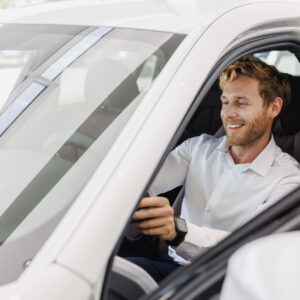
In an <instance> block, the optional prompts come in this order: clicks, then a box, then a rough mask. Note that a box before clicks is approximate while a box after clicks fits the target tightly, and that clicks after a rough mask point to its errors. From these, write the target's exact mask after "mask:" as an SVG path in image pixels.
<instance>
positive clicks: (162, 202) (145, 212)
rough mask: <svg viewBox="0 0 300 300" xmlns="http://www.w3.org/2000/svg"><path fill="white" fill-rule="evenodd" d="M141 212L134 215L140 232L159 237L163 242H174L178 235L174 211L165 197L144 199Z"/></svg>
mask: <svg viewBox="0 0 300 300" xmlns="http://www.w3.org/2000/svg"><path fill="white" fill-rule="evenodd" d="M139 208H140V210H138V211H136V212H135V213H134V215H133V220H134V221H136V222H137V226H138V228H139V229H140V231H141V232H142V233H143V234H145V235H157V236H158V237H159V238H160V239H162V240H169V241H171V240H173V239H174V238H175V237H176V235H177V233H176V230H175V223H174V217H173V215H174V210H173V208H172V207H171V206H170V202H169V200H168V199H167V198H164V197H155V196H150V197H146V198H143V199H142V201H141V202H140V204H139Z"/></svg>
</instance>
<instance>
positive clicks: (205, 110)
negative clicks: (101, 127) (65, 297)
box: [107, 50, 299, 299]
mask: <svg viewBox="0 0 300 300" xmlns="http://www.w3.org/2000/svg"><path fill="white" fill-rule="evenodd" d="M276 52H279V56H280V57H284V56H285V55H288V57H289V61H290V62H293V63H291V64H290V65H289V66H288V64H286V65H285V64H284V66H286V69H285V72H289V73H290V74H292V75H294V76H290V79H289V80H290V82H291V87H292V97H291V104H290V105H291V106H293V107H294V108H295V107H296V106H297V107H298V108H297V109H298V111H299V102H297V101H298V99H299V97H298V94H297V92H296V91H295V90H294V88H295V87H297V82H298V78H297V76H295V75H297V74H296V73H295V72H293V70H295V69H296V67H297V65H299V62H298V60H297V58H296V56H295V54H293V53H291V52H289V51H286V50H282V51H276ZM270 53H273V51H268V52H259V53H256V54H254V56H256V57H258V58H259V59H261V60H266V59H267V58H268V57H269V55H270ZM278 61H279V60H278ZM270 64H271V63H270ZM274 64H275V62H274ZM225 67H226V66H225ZM223 70H224V69H222V70H221V69H220V72H218V74H216V73H215V74H213V75H214V77H213V78H214V79H213V80H215V82H214V83H213V84H212V85H211V86H210V88H209V90H208V92H206V91H205V89H204V91H205V92H203V94H202V95H201V93H200V96H199V99H200V97H201V103H200V105H199V106H198V108H197V110H196V112H195V113H194V115H193V116H191V117H190V120H189V123H188V124H187V126H185V128H184V130H183V134H182V135H181V136H180V137H179V141H178V143H177V145H179V144H181V143H182V142H183V141H186V140H189V141H190V142H189V143H190V144H187V145H188V146H187V147H192V146H191V145H192V144H191V143H192V142H193V141H195V139H193V137H197V136H200V135H202V134H210V135H215V136H216V137H221V136H223V135H225V132H224V129H223V128H222V121H221V117H220V111H221V101H220V96H221V93H222V92H221V90H220V88H219V80H218V77H219V75H220V73H221V72H222V71H223ZM211 82H213V81H211ZM202 88H203V87H202ZM197 100H198V99H197ZM197 100H196V101H197ZM198 103H199V102H198ZM287 111H288V110H285V111H283V112H282V113H281V115H280V117H279V118H277V120H276V122H277V123H278V124H282V125H283V126H284V130H282V128H279V131H278V129H277V125H278V124H277V123H275V125H276V124H277V125H276V126H274V128H273V131H272V134H273V136H274V139H275V142H276V143H277V145H278V146H279V147H281V148H282V150H283V151H284V152H287V153H289V154H290V155H292V156H294V158H296V157H295V154H296V153H295V152H293V151H294V149H293V146H291V147H289V146H290V145H289V142H288V139H287V138H286V137H287V136H289V137H290V138H291V139H292V138H293V134H295V128H294V127H295V126H298V127H297V128H298V129H296V131H298V133H299V122H296V121H297V120H298V118H297V111H296V113H295V114H288V113H287ZM286 118H288V119H289V121H290V118H293V121H295V122H293V123H295V124H293V126H291V124H290V123H287V122H286ZM296 124H297V125H296ZM292 127H293V128H292ZM180 130H181V128H179V129H178V131H180ZM190 138H192V139H190ZM206 138H207V136H206ZM283 139H284V142H283V143H281V141H282V140H283ZM201 146H202V145H201ZM201 146H200V148H199V147H198V148H196V147H195V148H193V151H197V150H198V149H201V151H202V152H203V153H204V156H205V159H206V161H200V160H197V165H196V168H193V166H192V165H189V166H188V171H187V172H188V174H187V175H185V176H186V177H185V181H184V183H185V184H186V183H187V179H188V177H189V176H190V178H191V177H192V176H195V175H198V173H196V172H195V170H196V169H198V168H200V169H201V166H203V165H201V163H203V164H205V163H208V162H209V160H210V162H211V160H212V159H211V157H210V153H211V152H210V151H208V150H207V149H205V147H204V146H202V147H201ZM177 150H178V148H177ZM177 150H175V154H173V156H172V157H171V159H173V162H175V161H176V163H178V161H179V160H180V158H179V156H180V155H181V157H182V156H183V155H184V154H185V155H186V153H187V151H186V149H185V148H180V150H178V151H177ZM218 150H220V148H218ZM176 151H177V152H176ZM223 151H224V150H223ZM224 152H227V151H224ZM298 158H299V156H298ZM171 163H172V162H170V160H169V161H168V162H167V164H165V165H167V167H168V166H172V169H171V167H170V169H169V170H171V171H172V172H174V170H175V169H176V167H175V163H174V164H173V165H171ZM178 164H179V163H178ZM165 165H164V164H162V166H163V167H162V170H163V169H164V166H165ZM199 166H200V167H199ZM239 167H241V165H237V168H239ZM178 169H179V168H178ZM178 169H176V170H177V172H181V171H182V170H178ZM202 169H203V170H205V171H206V172H205V174H204V175H203V176H201V175H202V174H200V176H198V177H197V182H198V183H196V185H197V186H201V188H202V189H203V190H204V192H206V193H208V197H207V198H208V199H209V200H208V204H207V203H205V202H204V201H202V202H201V200H200V199H203V198H205V197H203V195H202V194H200V192H197V196H198V199H199V203H200V204H203V208H200V209H199V210H198V214H197V215H196V214H195V213H194V211H195V207H196V205H195V203H196V202H192V204H193V205H192V206H193V209H194V210H193V209H191V208H190V209H189V210H188V209H187V205H186V203H183V205H182V203H180V207H179V208H180V210H181V212H180V211H179V212H177V211H176V208H174V211H175V216H176V215H177V216H181V217H182V216H183V218H184V219H187V220H188V222H189V224H188V225H189V230H190V229H191V230H190V231H189V233H190V236H189V237H188V239H186V240H185V241H184V242H183V243H182V244H180V245H179V246H178V247H176V252H177V255H179V256H181V257H180V258H184V259H186V260H188V261H190V262H192V263H193V262H194V261H195V259H201V257H204V258H205V257H207V256H206V255H209V254H206V253H211V252H209V251H210V249H214V248H213V247H214V246H215V245H217V244H219V243H220V242H221V243H220V244H221V245H222V243H223V242H225V239H226V238H227V237H229V238H230V237H231V236H234V234H233V235H231V233H234V232H237V231H238V230H240V228H244V225H245V223H246V222H247V221H249V222H251V220H252V219H253V218H256V217H257V215H258V214H259V211H258V210H256V209H253V207H250V206H247V207H246V208H245V210H244V211H242V210H239V209H240V207H241V203H242V204H244V203H245V202H239V201H240V200H241V195H239V196H238V197H239V198H237V193H236V191H237V190H238V189H240V186H238V185H234V184H232V183H231V184H230V186H231V189H228V191H229V193H230V194H227V195H226V193H224V192H223V195H222V204H221V205H223V204H224V205H223V206H222V207H221V209H220V210H219V211H216V210H215V212H214V213H215V215H214V216H212V214H210V213H211V212H212V210H211V208H210V206H209V205H210V204H212V206H214V205H216V199H217V193H218V192H219V191H220V189H222V188H224V186H223V187H221V188H220V182H221V183H222V182H225V183H226V184H228V183H227V182H228V181H227V180H228V178H230V176H232V175H229V176H228V173H227V174H226V172H227V171H228V170H227V169H226V168H225V170H224V169H223V170H222V172H224V173H223V174H222V175H220V177H219V179H218V180H219V181H216V182H215V184H214V185H213V184H212V181H211V182H208V181H206V178H208V177H209V176H211V173H210V169H208V168H207V169H205V168H202ZM220 169H221V168H220ZM228 169H229V168H228ZM160 171H161V170H160ZM182 172H183V171H182ZM211 172H212V173H216V172H218V170H217V168H215V169H214V170H212V171H211ZM166 173H167V172H165V173H163V176H162V175H161V173H160V172H158V175H157V177H156V178H154V184H153V182H152V183H150V185H149V187H148V188H149V189H150V191H151V192H152V190H151V188H152V186H153V185H154V186H155V185H156V186H155V187H157V186H159V184H160V183H162V184H161V186H163V188H164V187H166V186H168V184H169V182H168V181H170V178H171V177H172V176H173V174H171V172H169V173H168V175H169V176H165V175H166ZM202 173H204V172H202ZM184 174H186V173H184ZM191 174H192V175H191ZM224 175H226V176H224ZM157 179H158V180H157ZM194 179H195V177H194V178H193V180H194ZM234 179H235V178H234ZM159 180H160V182H158V181H159ZM200 180H201V181H202V182H205V184H202V185H201V184H199V181H200ZM235 180H236V179H235ZM157 182H158V183H157ZM180 183H181V184H182V181H180ZM180 183H178V182H177V183H175V184H173V187H174V186H178V185H180ZM194 184H195V182H194ZM260 184H261V181H260ZM209 185H213V186H214V188H215V191H213V192H212V193H210V190H209V188H210V187H209ZM295 186H296V185H295ZM295 186H294V187H295ZM168 187H170V185H169V186H168ZM249 187H250V186H249ZM263 187H264V191H267V189H268V188H269V186H268V184H264V186H263ZM180 188H181V187H180ZM224 189H225V188H224ZM169 190H170V189H168V193H163V194H160V195H159V196H164V197H167V198H168V200H169V201H170V202H171V203H172V202H174V200H176V203H177V202H178V201H180V200H181V201H182V200H183V198H184V195H185V192H186V191H184V190H182V189H181V192H180V193H179V195H180V196H181V197H180V198H179V197H178V189H177V190H176V192H175V193H173V192H174V191H175V190H171V191H169ZM249 191H250V192H249ZM249 191H248V190H247V186H243V193H245V194H247V195H248V194H250V193H251V192H252V193H253V190H252V191H251V187H250V189H249ZM290 191H291V190H290ZM290 191H289V192H290ZM154 192H155V191H154ZM287 192H288V191H287V190H286V191H285V193H284V190H282V193H281V196H280V197H278V199H276V201H278V200H280V198H282V197H284V196H285V195H286V193H287ZM268 193H270V192H268ZM186 195H187V194H186ZM199 195H200V196H199ZM265 195H266V197H268V195H267V193H266V194H265ZM255 197H256V198H258V197H257V194H255ZM232 198H233V199H234V198H236V199H237V202H236V203H232V204H229V203H228V199H230V200H231V199H232ZM263 200H264V199H263ZM273 200H274V199H273ZM190 201H192V200H190ZM197 201H198V200H197ZM276 201H273V203H276ZM203 202H204V203H203ZM248 203H250V201H248ZM252 203H253V202H252V201H251V204H252ZM177 208H178V207H177ZM268 208H269V207H268V206H265V207H264V208H263V209H268ZM184 209H185V215H182V211H183V210H184ZM231 209H233V210H234V211H235V213H236V217H237V218H239V220H238V222H236V223H235V224H234V226H232V228H231V229H228V228H226V226H227V224H225V223H224V224H222V225H220V224H211V223H209V222H210V220H213V219H217V218H218V214H219V215H221V214H225V215H228V216H230V221H231V219H233V217H234V215H233V214H231V213H230V210H231ZM263 209H262V210H260V212H261V211H263ZM199 211H200V213H199ZM203 211H205V213H206V212H207V215H208V216H206V215H205V214H204V213H202V212H203ZM186 212H188V213H189V214H190V215H193V216H194V220H193V221H192V220H190V219H188V218H187V217H186V216H188V215H187V213H186ZM201 213H202V215H201ZM243 213H244V215H242V214H243ZM241 216H242V217H241ZM245 216H246V217H245ZM188 217H189V216H188ZM195 220H196V221H195ZM197 221H200V222H202V223H201V224H199V223H198V224H197V223H196V222H197ZM191 222H194V224H192V223H191ZM133 224H134V223H133ZM133 226H134V225H132V223H130V224H129V225H128V226H127V228H126V231H125V234H124V236H125V237H124V238H123V240H122V243H120V244H119V246H120V247H119V251H118V252H117V255H119V256H121V257H125V261H126V263H127V264H128V260H127V259H128V257H129V258H130V259H131V258H132V257H138V259H139V257H147V258H149V257H150V258H151V259H152V260H154V261H155V260H158V261H160V260H163V259H162V257H159V258H157V257H158V254H157V253H158V251H161V250H162V248H163V247H161V244H160V245H159V243H158V242H157V241H155V238H152V240H150V241H149V239H148V236H142V235H141V234H139V232H138V231H137V230H136V228H134V230H133V228H132V227H133ZM195 229H197V230H195ZM211 230H212V231H211ZM214 230H215V231H214ZM210 231H211V232H210ZM213 231H214V232H213ZM224 231H227V232H224ZM211 233H212V234H211ZM192 236H193V237H192ZM206 238H207V240H206ZM222 241H223V242H222ZM223 244H224V243H223ZM225 244H226V242H225ZM143 247H144V248H143ZM145 248H146V249H145ZM163 251H165V252H166V251H168V250H167V249H166V248H164V249H163ZM141 252H142V253H141ZM168 253H169V255H171V256H172V258H174V250H170V248H169V252H168ZM220 255H222V254H220ZM175 259H178V256H177V257H176V256H175ZM131 261H132V260H131ZM135 261H138V260H135ZM182 261H183V260H181V261H180V262H181V263H182ZM121 263H122V264H123V263H124V262H122V261H121ZM184 263H185V262H184ZM119 264H120V257H118V256H116V258H115V260H114V261H113V267H112V272H110V274H109V276H111V277H109V280H108V283H107V290H108V295H111V294H117V295H118V296H119V297H120V299H121V298H122V297H124V298H126V299H130V297H131V296H132V295H131V294H129V293H125V292H123V290H122V289H121V288H120V287H121V286H122V284H123V282H124V280H125V281H126V280H130V281H133V282H134V283H136V284H137V285H138V284H139V282H141V281H142V279H141V278H142V276H141V275H136V276H134V274H131V272H130V271H126V272H122V270H121V267H120V266H119ZM144 265H146V267H145V269H146V270H149V269H151V268H148V265H147V263H145V264H144ZM192 265H193V264H192ZM192 265H191V268H192ZM134 267H136V265H133V266H131V267H130V266H127V269H126V270H129V269H134ZM151 267H152V266H151ZM208 271H209V270H208ZM183 272H184V271H183ZM132 273H134V272H132ZM136 273H137V272H136ZM201 273H203V274H206V272H201ZM146 275H147V274H146ZM171 276H172V278H175V276H176V274H175V273H174V274H172V275H171ZM183 277H184V276H182V277H181V282H185V278H183ZM116 278H118V280H115V279H116ZM171 281H172V279H169V283H170V285H172V284H171ZM148 283H149V280H148ZM218 284H219V286H218V288H220V287H221V285H220V284H221V283H220V282H218ZM145 287H146V288H145V289H144V291H142V292H143V293H148V291H147V289H148V288H149V286H148V284H145ZM164 287H165V285H164V283H163V284H162V287H161V289H160V290H159V292H157V294H158V293H160V296H161V295H164V296H166V298H168V294H169V291H170V295H172V293H173V292H172V291H171V290H172V287H171V288H170V290H169V291H168V292H166V290H164ZM155 288H156V286H155V285H152V286H151V287H150V289H152V290H154V289H155ZM131 292H132V291H131ZM135 292H136V293H138V292H140V293H142V292H141V291H140V290H139V289H138V288H137V287H136V288H135ZM210 293H211V291H210ZM157 294H156V296H157ZM212 294H213V295H214V294H215V292H214V291H212ZM216 297H217V298H218V296H216ZM144 298H146V296H145V297H144ZM116 299H118V298H116ZM153 299H154V298H153ZM205 299H206V298H205ZM207 299H215V298H209V297H207Z"/></svg>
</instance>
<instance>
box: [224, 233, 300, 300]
mask: <svg viewBox="0 0 300 300" xmlns="http://www.w3.org/2000/svg"><path fill="white" fill-rule="evenodd" d="M299 249H300V232H299V231H295V232H287V233H277V234H273V235H270V236H268V237H264V238H260V239H257V240H255V241H253V242H251V243H248V244H247V245H245V246H243V247H242V248H240V249H239V250H238V251H237V252H236V253H234V254H233V256H232V257H231V258H230V260H229V262H228V264H229V265H228V269H227V276H226V279H225V283H224V286H223V289H222V294H221V297H220V300H231V299H244V300H250V299H257V300H281V299H298V298H299V280H298V279H299V277H300V263H299V259H297V258H298V255H299ZM241 266H243V267H242V268H241ZM243 270H245V272H244V271H243ZM286 276H288V278H289V280H285V279H286Z"/></svg>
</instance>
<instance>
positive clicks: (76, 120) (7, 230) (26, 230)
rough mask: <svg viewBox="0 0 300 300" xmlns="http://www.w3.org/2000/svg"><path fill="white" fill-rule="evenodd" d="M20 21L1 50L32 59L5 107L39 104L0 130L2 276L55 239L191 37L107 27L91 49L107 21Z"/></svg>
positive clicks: (11, 277) (13, 272)
mask: <svg viewBox="0 0 300 300" xmlns="http://www.w3.org/2000/svg"><path fill="white" fill-rule="evenodd" d="M13 26H14V30H12V28H9V25H5V26H4V28H5V30H6V32H10V38H11V41H12V42H11V43H10V45H8V44H5V43H4V41H3V40H2V39H5V38H6V37H5V35H1V34H0V53H1V51H2V53H7V52H5V51H17V50H19V51H20V52H19V53H20V56H21V54H22V53H23V54H24V55H25V56H26V55H28V57H29V58H28V59H27V61H26V59H24V62H23V64H20V67H19V73H16V74H15V75H14V77H12V79H11V82H12V83H11V87H14V88H13V90H12V91H11V93H10V95H9V97H8V99H7V100H6V101H4V102H5V104H4V106H3V110H2V111H3V112H4V113H5V112H6V111H8V110H9V109H10V107H12V106H13V105H15V104H16V103H17V102H18V101H20V103H22V101H23V100H24V99H25V100H26V101H27V100H28V99H29V100H30V101H29V100H28V101H27V102H26V103H29V104H28V106H27V108H26V110H23V111H21V113H20V114H19V115H18V116H17V117H16V118H15V120H14V121H13V122H12V123H11V124H10V125H9V126H8V127H7V129H6V130H5V131H3V134H2V136H1V137H0V176H1V182H2V183H1V186H0V192H1V195H2V201H1V203H0V243H1V247H0V266H1V268H2V269H3V270H4V269H5V270H7V272H2V273H1V274H0V280H1V282H2V283H6V282H9V281H11V280H14V279H16V277H18V275H19V274H20V273H21V272H22V270H23V264H24V261H26V260H27V259H31V258H32V257H33V256H34V254H35V253H36V252H37V251H38V249H39V248H40V247H41V245H42V244H43V242H44V241H45V240H46V239H47V237H48V236H49V234H50V233H51V231H52V230H53V229H54V228H55V226H56V224H57V223H58V221H59V220H60V219H61V217H62V216H63V215H64V213H65V212H66V211H67V209H68V208H69V206H70V205H71V204H72V202H73V200H74V199H75V198H76V196H77V195H78V193H79V192H80V191H81V189H82V188H83V186H84V185H85V184H86V182H87V181H88V180H89V178H90V176H91V175H92V174H93V172H94V171H95V169H96V168H97V166H98V165H99V164H100V163H101V161H102V160H103V158H104V157H105V155H106V153H107V152H108V151H109V149H110V147H111V145H112V144H113V142H114V141H115V140H116V138H117V137H118V135H119V133H120V131H121V130H122V129H123V128H124V126H125V124H126V122H127V121H128V119H129V118H130V116H131V115H132V114H133V112H134V111H135V109H136V107H137V106H138V105H139V103H140V102H141V101H142V99H143V97H144V95H145V93H146V90H147V89H148V88H149V87H150V85H151V83H152V82H153V80H154V79H155V77H156V76H157V75H158V73H159V72H160V71H161V69H162V67H163V65H164V64H165V63H166V62H167V61H168V59H169V57H170V56H171V55H172V53H173V52H174V50H175V49H176V47H177V46H178V45H179V43H180V42H181V41H182V39H183V36H181V35H174V34H172V33H164V32H151V31H142V30H133V29H119V28H110V29H108V28H106V29H105V30H106V33H105V34H104V35H101V36H100V38H99V39H96V40H94V42H93V43H89V44H88V46H86V45H87V44H86V41H87V39H86V37H88V40H89V41H90V39H91V36H94V35H95V34H97V33H99V30H102V29H103V28H97V27H68V26H67V27H65V26H54V27H53V26H44V28H41V27H39V29H38V30H37V29H36V26H25V27H22V26H23V25H20V28H17V27H16V25H13ZM19 29H20V30H23V31H24V35H27V36H31V41H30V40H26V41H25V40H24V38H23V35H21V34H20V33H19ZM42 29H44V31H43V30H42ZM103 30H104V29H103ZM67 31H69V32H68V33H66V32H67ZM45 32H46V34H45ZM63 32H65V33H66V34H65V35H64V34H62V33H63ZM0 33H1V32H0ZM56 35H57V36H56ZM24 43H25V44H24ZM41 43H42V44H41ZM1 47H2V48H1ZM28 49H31V51H33V52H30V53H31V54H29V53H27V52H26V51H27V50H28ZM74 49H75V50H74ZM82 49H83V51H82ZM4 50H5V51H4ZM22 51H25V52H22ZM11 53H12V52H11ZM157 53H159V54H157ZM69 56H72V57H69ZM152 57H156V58H152ZM31 58H32V60H31V61H30V59H31ZM29 61H30V63H29ZM7 65H8V63H7ZM8 66H9V65H8ZM53 66H54V67H53ZM26 68H27V70H28V71H24V70H26ZM7 70H9V67H7V68H3V73H4V72H5V71H7ZM22 70H23V71H24V72H23V73H24V74H23V78H22V79H21V80H20V73H22ZM50 71H51V72H50ZM49 74H50V75H51V76H50V75H49ZM53 74H55V76H54V75H53ZM52 75H53V76H52ZM145 78H146V79H145ZM143 79H145V80H144V83H143V84H140V86H138V82H139V83H140V82H142V81H143ZM40 86H42V88H41V87H40ZM38 89H40V90H39V92H37V91H38ZM2 97H3V99H4V98H5V95H3V96H2ZM25 100H24V102H25ZM4 113H2V116H3V114H4ZM0 117H1V116H0ZM20 245H22V246H20Z"/></svg>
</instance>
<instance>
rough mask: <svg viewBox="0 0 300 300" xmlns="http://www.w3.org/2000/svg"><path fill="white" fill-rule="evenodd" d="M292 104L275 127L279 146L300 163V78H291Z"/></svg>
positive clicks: (274, 133) (283, 112)
mask: <svg viewBox="0 0 300 300" xmlns="http://www.w3.org/2000/svg"><path fill="white" fill-rule="evenodd" d="M290 82H291V103H290V105H289V106H287V107H286V108H284V109H283V110H282V112H281V113H280V115H279V117H278V119H277V120H275V122H274V125H273V129H272V132H273V135H274V138H275V141H276V143H277V145H278V146H279V147H280V148H281V149H282V150H283V151H284V152H287V153H289V154H290V155H292V156H293V157H294V158H295V159H297V160H298V162H300V77H293V76H290Z"/></svg>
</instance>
